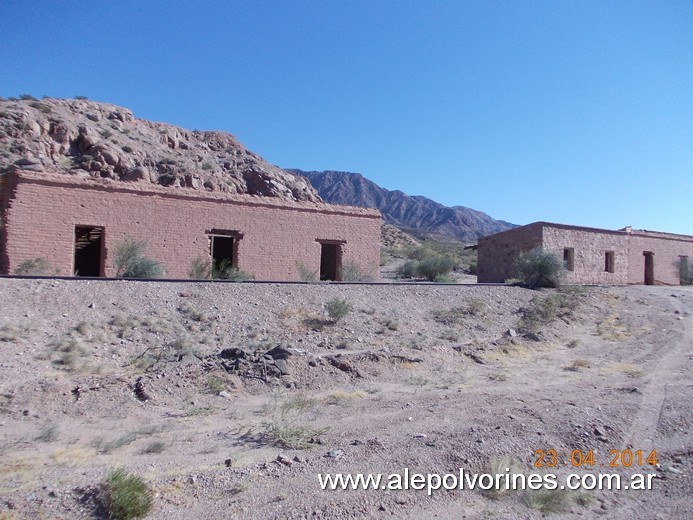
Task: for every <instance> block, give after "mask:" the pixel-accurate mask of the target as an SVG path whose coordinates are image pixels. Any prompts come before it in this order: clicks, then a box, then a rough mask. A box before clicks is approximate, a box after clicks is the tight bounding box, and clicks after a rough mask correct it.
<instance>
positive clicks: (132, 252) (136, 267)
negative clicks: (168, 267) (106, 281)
mask: <svg viewBox="0 0 693 520" xmlns="http://www.w3.org/2000/svg"><path fill="white" fill-rule="evenodd" d="M146 249H147V241H146V240H134V239H131V238H127V239H125V241H124V242H121V243H119V244H116V246H115V254H114V255H113V264H114V265H115V268H116V276H117V277H119V278H161V277H162V276H163V274H164V268H163V266H162V265H161V264H160V263H159V262H157V261H156V260H152V259H151V258H147V257H146V256H144V252H145V251H146Z"/></svg>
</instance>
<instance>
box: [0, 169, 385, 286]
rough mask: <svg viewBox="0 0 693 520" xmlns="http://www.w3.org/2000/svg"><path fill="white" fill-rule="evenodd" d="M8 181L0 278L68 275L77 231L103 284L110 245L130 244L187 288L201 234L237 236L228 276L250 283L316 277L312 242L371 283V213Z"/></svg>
mask: <svg viewBox="0 0 693 520" xmlns="http://www.w3.org/2000/svg"><path fill="white" fill-rule="evenodd" d="M8 175H9V174H8ZM9 180H10V181H12V183H13V184H14V186H6V188H10V189H9V190H8V191H7V193H6V194H5V195H6V197H7V198H8V199H9V200H7V202H6V205H5V206H4V215H3V217H4V226H5V230H4V237H3V241H4V248H3V249H4V251H3V253H4V262H3V263H4V265H3V266H2V267H3V271H4V272H6V273H11V272H12V271H13V269H14V268H15V267H16V266H17V265H18V264H19V263H21V262H22V261H24V260H29V259H34V258H36V257H44V258H46V259H47V260H48V263H49V265H50V266H51V268H52V269H59V270H60V274H62V275H71V274H72V269H73V262H74V258H73V255H74V230H75V226H76V225H85V226H103V227H104V228H105V236H104V239H105V275H106V276H113V275H114V273H115V269H114V267H113V251H114V247H115V245H116V244H117V243H119V242H122V241H123V240H125V239H126V238H127V237H131V238H135V239H146V240H147V241H148V243H149V248H148V250H147V255H148V256H150V257H151V258H154V259H156V260H158V261H159V262H161V263H162V264H163V265H164V267H165V269H166V276H167V277H171V278H187V277H188V272H189V270H190V266H191V263H192V262H193V260H194V259H195V258H196V257H198V256H202V257H204V258H208V257H209V252H210V243H209V238H208V236H207V234H206V232H207V231H209V230H211V229H213V228H216V229H224V230H231V231H238V232H240V233H241V234H242V235H243V238H242V239H240V241H239V245H238V267H239V268H240V269H242V270H244V271H247V272H249V273H250V274H252V275H253V277H254V278H255V279H256V280H278V281H279V280H282V281H283V280H298V279H299V276H298V272H297V269H296V264H297V262H302V263H303V264H305V266H306V267H308V268H309V269H311V270H314V271H318V272H319V270H320V248H321V246H320V243H318V242H316V240H340V241H344V242H345V244H344V246H343V257H342V258H343V262H348V261H351V262H355V263H356V264H358V265H359V266H360V267H361V268H362V269H364V270H366V271H368V272H371V273H372V274H373V276H374V277H375V278H376V279H377V277H378V273H379V261H380V214H379V213H378V212H377V211H375V210H369V209H364V208H351V207H345V206H331V205H327V204H316V203H308V202H289V201H282V200H275V199H269V198H261V197H252V196H242V195H228V194H216V193H200V192H196V191H192V190H185V189H170V188H159V187H155V186H149V185H148V186H146V187H144V186H142V185H139V184H137V183H133V184H125V183H114V182H106V181H103V182H101V181H81V180H75V179H73V178H71V177H67V176H55V175H54V176H50V175H41V176H38V175H37V176H32V175H29V174H22V175H21V177H19V176H15V177H14V178H10V179H9ZM7 184H8V182H6V185H7Z"/></svg>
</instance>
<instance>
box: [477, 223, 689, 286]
mask: <svg viewBox="0 0 693 520" xmlns="http://www.w3.org/2000/svg"><path fill="white" fill-rule="evenodd" d="M538 246H542V247H543V248H544V249H545V250H547V251H552V252H555V253H557V254H558V255H560V256H561V258H562V257H563V251H564V249H566V248H572V249H573V251H574V262H573V270H572V271H569V272H568V275H567V279H566V282H567V283H574V284H610V285H623V284H643V283H645V256H644V255H643V253H644V252H652V253H654V283H656V284H660V285H678V284H679V283H680V279H679V271H678V267H677V262H678V261H679V259H680V257H681V256H687V257H688V258H689V262H690V261H693V236H689V235H675V234H672V233H657V232H653V231H640V230H620V231H609V230H605V229H594V228H585V227H578V226H566V225H562V224H551V223H547V222H535V223H533V224H528V225H526V226H522V227H519V228H515V229H510V230H507V231H503V232H501V233H497V234H495V235H491V236H488V237H484V238H481V239H479V245H478V255H479V258H478V265H479V267H478V280H479V282H480V283H494V282H503V281H505V280H507V279H509V278H513V277H514V276H515V273H514V269H513V262H514V260H515V258H517V256H518V255H519V254H520V252H522V251H529V250H530V249H533V248H534V247H538ZM607 252H613V259H614V260H613V272H609V271H607V264H606V258H605V257H606V253H607Z"/></svg>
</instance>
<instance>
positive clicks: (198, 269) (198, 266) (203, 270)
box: [188, 256, 212, 280]
mask: <svg viewBox="0 0 693 520" xmlns="http://www.w3.org/2000/svg"><path fill="white" fill-rule="evenodd" d="M188 276H189V277H190V278H192V279H193V280H208V279H209V278H211V277H212V266H211V265H210V261H209V258H203V257H202V256H198V257H197V258H195V260H193V261H192V263H191V264H190V270H189V271H188Z"/></svg>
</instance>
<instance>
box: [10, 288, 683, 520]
mask: <svg viewBox="0 0 693 520" xmlns="http://www.w3.org/2000/svg"><path fill="white" fill-rule="evenodd" d="M335 298H340V299H344V300H346V303H347V304H349V306H350V310H349V311H348V312H347V313H346V315H345V316H344V317H342V318H341V319H340V320H338V321H337V322H335V321H334V320H333V319H331V318H330V316H329V315H328V313H327V311H326V309H325V304H326V303H327V302H329V301H330V300H333V299H335ZM533 300H534V301H533ZM0 304H1V305H2V308H3V315H2V319H1V320H0V348H2V356H1V357H0V370H2V374H3V377H2V379H1V381H0V454H1V455H2V458H1V459H0V497H1V500H0V518H3V519H5V518H9V519H12V518H65V519H68V518H69V519H74V518H99V517H100V516H99V515H101V517H103V515H104V511H103V508H102V505H101V504H100V500H99V493H100V484H101V483H102V482H103V481H104V479H105V477H106V475H107V473H108V471H109V470H110V469H113V468H116V467H124V468H126V469H127V470H128V471H130V472H132V473H134V474H136V475H139V476H140V477H142V478H143V479H144V481H145V482H147V484H148V485H149V486H150V488H151V489H152V491H153V493H154V501H153V507H152V510H151V512H150V514H149V516H148V518H159V519H176V518H212V517H215V518H258V519H264V518H362V517H373V518H393V517H396V518H434V517H437V518H470V519H471V518H541V517H542V515H544V514H546V513H545V512H542V509H543V510H544V511H546V512H548V511H550V510H552V509H556V510H558V512H555V513H554V514H553V515H552V516H554V517H555V518H573V517H580V518H597V517H599V518H624V519H626V518H689V517H690V516H691V513H692V512H693V511H692V510H691V506H690V505H689V502H690V496H691V485H690V471H691V448H690V445H691V442H690V441H691V433H690V432H691V423H692V419H691V413H690V406H689V403H690V401H691V389H690V363H691V359H692V355H693V353H692V352H691V345H693V341H691V339H692V338H691V330H693V329H692V328H691V327H692V323H691V315H690V312H691V306H692V304H693V291H691V289H689V288H679V287H676V288H663V287H654V288H645V287H620V288H608V289H607V288H591V289H585V290H569V291H565V292H558V293H557V292H556V291H542V292H534V291H528V290H524V289H520V288H514V287H477V286H434V285H433V286H429V285H426V286H424V285H421V286H417V285H407V286H404V285H387V286H379V287H366V286H356V285H349V286H340V285H322V284H313V285H290V284H224V283H176V284H170V283H143V282H126V281H54V280H14V279H3V280H0ZM626 449H630V450H632V452H633V453H635V452H636V451H637V450H642V452H643V453H645V454H647V455H649V454H650V453H651V451H652V450H657V466H654V467H653V466H650V465H648V464H647V463H646V462H644V461H643V463H642V465H639V464H638V463H637V461H636V463H635V464H633V465H631V466H630V467H623V465H621V466H620V467H615V468H609V467H608V465H609V462H610V461H611V460H612V458H613V457H612V456H611V455H610V450H619V453H621V450H626ZM536 450H543V451H544V452H545V453H546V452H548V451H549V450H556V452H557V457H558V464H557V466H556V467H554V468H543V469H538V468H535V467H534V463H535V462H536V461H537V458H538V455H537V454H536ZM573 450H579V451H580V453H587V452H589V451H590V450H592V451H593V454H594V459H595V466H594V467H593V468H577V470H575V468H573V467H572V465H571V464H570V461H569V457H570V454H571V452H572V451H573ZM279 456H281V459H280V460H277V458H278V457H279ZM494 464H496V465H498V464H508V465H511V466H512V467H513V471H518V472H522V473H525V474H529V473H532V472H541V471H543V472H548V471H549V470H553V471H554V472H555V473H557V474H558V475H559V476H564V475H566V474H567V473H570V472H573V471H576V472H578V473H581V474H584V473H586V472H588V471H591V472H592V473H597V472H599V471H602V472H607V471H608V472H612V473H618V474H620V475H623V476H624V477H627V476H630V475H631V474H632V473H636V472H641V473H653V474H655V475H656V476H655V477H654V479H653V486H652V487H653V489H652V490H650V491H638V490H629V491H623V490H621V491H599V490H592V491H585V490H583V491H580V492H570V493H568V492H559V491H556V492H554V493H545V492H535V493H529V492H525V491H511V492H508V493H503V492H493V491H492V492H480V491H470V490H466V489H465V490H455V491H444V490H440V491H437V492H434V493H433V495H432V496H431V497H429V496H427V494H426V493H425V491H414V490H408V491H386V490H367V491H366V490H358V491H353V490H350V491H322V490H321V489H320V486H319V482H318V473H338V472H341V473H349V472H351V473H357V472H359V473H368V472H372V473H383V474H385V475H387V474H390V473H403V472H404V468H408V469H409V471H410V472H411V473H413V472H420V473H440V474H445V473H454V474H457V473H459V470H460V468H464V469H465V471H468V472H490V471H491V470H492V465H494ZM600 464H605V465H606V467H605V468H600V467H599V465H600Z"/></svg>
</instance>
